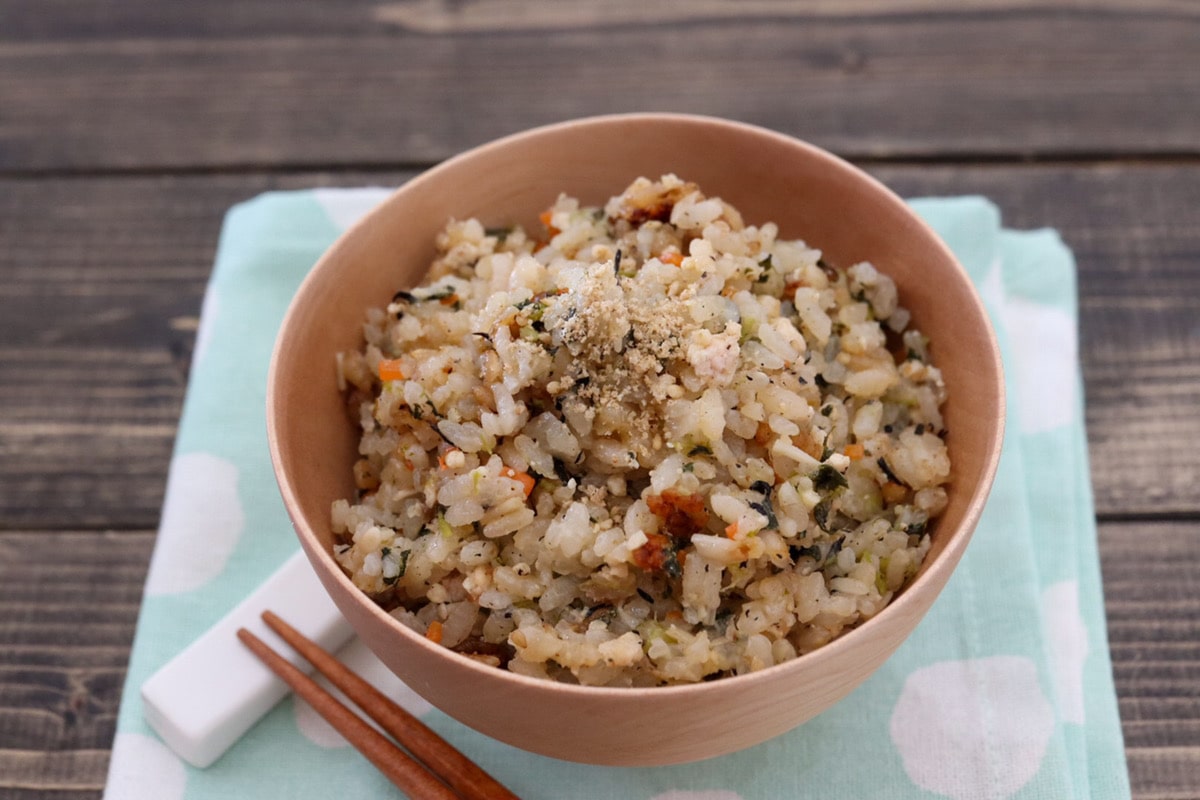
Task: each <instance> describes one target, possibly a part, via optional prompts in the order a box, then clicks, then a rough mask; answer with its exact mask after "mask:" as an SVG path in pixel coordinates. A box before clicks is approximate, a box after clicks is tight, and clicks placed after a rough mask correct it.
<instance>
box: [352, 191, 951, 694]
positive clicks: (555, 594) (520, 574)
mask: <svg viewBox="0 0 1200 800" xmlns="http://www.w3.org/2000/svg"><path fill="white" fill-rule="evenodd" d="M542 219H543V222H544V224H545V226H546V231H545V232H542V233H541V238H540V239H537V238H534V235H531V234H530V233H528V232H526V231H524V230H522V229H521V228H519V227H508V228H500V229H491V228H485V227H484V226H483V225H482V224H481V223H480V222H479V221H478V220H475V219H469V220H465V221H452V222H450V223H449V224H448V225H447V226H446V229H445V230H444V231H443V232H442V233H441V234H440V235H439V236H438V240H437V245H438V255H437V258H436V260H435V261H434V263H433V265H432V267H431V269H430V272H429V275H428V278H427V281H426V282H425V284H423V285H422V286H421V287H420V288H416V289H412V290H411V291H401V292H398V293H397V294H396V296H395V297H394V298H393V300H392V302H391V303H390V304H389V305H388V306H387V308H386V309H374V310H372V311H370V312H369V313H368V315H367V321H366V324H365V325H364V326H363V334H364V337H365V342H366V343H365V346H364V348H363V349H362V350H361V351H360V352H349V353H344V354H342V355H341V356H340V357H339V360H338V379H339V381H340V382H343V384H344V385H345V386H346V387H347V401H348V407H349V410H350V413H351V415H352V417H353V419H354V420H355V422H356V424H359V425H360V426H361V428H362V438H361V442H360V446H359V453H360V455H361V458H360V460H359V461H358V462H357V463H356V464H355V467H354V477H355V480H356V482H357V485H358V488H359V490H360V491H359V497H358V499H357V501H356V502H353V503H352V502H347V501H344V500H341V501H337V502H336V503H335V504H334V507H333V526H334V531H335V533H336V534H337V535H338V537H339V541H340V543H339V544H338V545H337V546H336V547H335V552H336V555H337V558H338V561H339V562H340V563H341V565H342V567H343V568H344V569H345V570H346V572H347V573H348V574H349V575H350V576H351V578H352V579H353V580H354V582H355V584H356V585H358V586H359V587H360V588H361V589H362V590H363V591H364V592H366V593H367V594H369V595H370V596H371V597H372V598H374V599H375V600H376V601H377V602H379V603H380V604H381V605H383V606H384V607H385V608H387V609H389V610H391V611H392V613H393V615H394V616H395V617H396V618H397V619H399V620H400V621H401V622H403V623H404V624H406V625H408V626H410V627H411V628H413V629H414V630H416V631H418V632H420V633H423V634H425V635H426V636H428V637H429V638H431V639H433V640H435V641H440V643H441V644H442V645H444V646H446V647H449V648H452V649H454V650H457V651H459V652H461V653H464V654H466V655H468V656H471V657H474V658H477V659H480V660H482V661H484V662H486V663H490V664H494V665H496V666H502V667H506V668H507V669H509V670H512V671H513V672H517V673H520V674H522V675H530V676H536V677H541V678H550V679H555V680H562V681H568V682H578V683H581V684H589V685H604V686H652V685H661V684H672V683H682V682H692V681H699V680H704V679H709V678H713V677H718V676H724V675H731V674H741V673H746V672H751V671H754V670H758V669H762V668H765V667H769V666H771V665H773V664H777V663H779V662H781V661H786V660H788V659H791V658H794V657H796V656H797V655H800V654H803V653H806V652H809V651H811V650H814V649H816V648H818V647H820V646H821V645H823V644H826V643H827V642H829V641H831V640H832V639H834V638H835V637H837V636H838V635H840V634H841V633H843V632H845V631H846V630H848V629H850V628H852V627H853V626H855V625H857V624H858V623H860V622H862V621H863V620H865V619H868V618H870V617H871V616H873V615H874V614H877V613H878V612H879V610H880V609H882V608H883V607H884V606H885V605H887V603H888V602H889V601H890V600H891V599H892V598H893V597H894V596H895V595H896V593H897V592H898V591H900V590H901V589H902V588H903V586H904V585H905V583H906V581H908V580H909V579H910V578H911V577H912V576H913V575H914V574H915V573H916V571H917V569H918V568H919V566H920V564H921V561H922V559H923V557H924V556H925V553H926V551H927V550H928V548H929V536H928V534H927V525H928V523H929V522H930V520H932V519H934V518H935V517H936V516H937V515H938V514H940V513H941V512H942V510H943V509H944V507H945V505H946V492H945V490H944V488H943V485H944V484H945V483H946V482H947V480H948V478H949V475H950V463H949V459H948V457H947V451H946V446H945V443H944V441H943V438H942V437H943V436H944V433H945V431H944V428H943V424H942V417H941V414H940V411H939V406H940V405H941V403H942V402H943V400H944V399H945V389H944V386H943V382H942V377H941V374H940V372H939V371H938V369H937V368H936V367H934V366H933V365H931V364H930V362H929V353H928V347H927V342H926V340H925V338H924V337H923V336H922V335H921V334H920V333H919V332H918V331H916V330H914V329H912V328H911V327H909V324H908V323H909V314H908V312H907V311H906V310H904V309H903V308H901V307H900V306H899V305H898V298H897V293H896V287H895V284H894V283H893V281H892V280H891V279H890V278H888V277H887V276H886V275H885V274H883V273H881V272H879V271H877V270H876V268H875V267H873V266H872V265H871V264H867V263H861V264H856V265H853V266H851V267H849V268H848V269H846V270H844V271H841V270H837V269H834V268H832V267H830V266H829V265H828V264H826V263H825V262H824V261H823V260H822V258H821V253H820V251H818V250H816V249H814V248H812V247H810V246H809V245H807V244H805V243H804V242H801V241H798V240H782V239H779V238H777V236H778V228H777V226H776V225H775V224H773V223H770V222H767V223H764V224H762V225H758V226H753V225H746V224H745V223H744V222H743V220H742V217H741V215H740V214H739V213H738V211H737V210H736V209H734V208H733V207H732V206H730V205H729V204H727V203H725V202H724V201H722V200H720V199H719V198H715V197H711V198H710V197H706V196H704V195H703V194H702V193H701V192H700V190H699V189H698V188H697V187H696V186H695V185H693V184H690V183H685V182H684V181H681V180H680V179H678V178H676V177H675V176H673V175H667V176H664V177H663V178H662V179H661V180H659V181H650V180H647V179H645V178H639V179H638V180H636V181H634V182H633V183H632V184H631V185H630V186H629V188H627V189H626V190H625V192H624V193H623V194H621V195H620V196H618V197H614V198H612V199H611V200H609V201H608V203H607V204H606V205H605V206H604V207H603V208H585V207H581V206H580V204H579V202H578V201H577V200H575V199H573V198H570V197H567V196H565V195H564V196H561V197H559V198H558V200H557V202H555V203H554V205H553V206H552V207H551V208H550V210H549V211H548V212H547V213H546V214H544V215H543V218H542ZM381 371H382V374H383V379H381V378H380V373H381Z"/></svg>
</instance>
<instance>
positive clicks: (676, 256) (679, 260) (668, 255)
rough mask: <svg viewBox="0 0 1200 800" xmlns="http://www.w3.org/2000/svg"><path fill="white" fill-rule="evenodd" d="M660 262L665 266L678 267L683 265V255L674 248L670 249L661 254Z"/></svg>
mask: <svg viewBox="0 0 1200 800" xmlns="http://www.w3.org/2000/svg"><path fill="white" fill-rule="evenodd" d="M658 260H659V261H661V262H663V263H664V264H674V265H675V266H677V267H678V266H681V265H682V264H683V253H681V252H679V251H678V250H676V249H675V248H674V247H668V248H667V249H666V250H663V251H662V253H660V254H659V256H658Z"/></svg>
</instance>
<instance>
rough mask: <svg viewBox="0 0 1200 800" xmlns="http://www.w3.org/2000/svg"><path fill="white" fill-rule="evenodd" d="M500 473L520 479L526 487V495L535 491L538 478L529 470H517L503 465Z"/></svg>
mask: <svg viewBox="0 0 1200 800" xmlns="http://www.w3.org/2000/svg"><path fill="white" fill-rule="evenodd" d="M500 474H501V475H503V476H504V477H506V478H509V479H510V480H514V481H520V483H521V485H522V486H524V487H525V496H526V497H529V495H530V494H531V493H532V492H533V487H534V486H536V485H537V480H536V479H535V478H534V477H533V476H532V475H530V474H529V473H527V472H517V471H516V470H515V469H513V468H512V467H501V468H500Z"/></svg>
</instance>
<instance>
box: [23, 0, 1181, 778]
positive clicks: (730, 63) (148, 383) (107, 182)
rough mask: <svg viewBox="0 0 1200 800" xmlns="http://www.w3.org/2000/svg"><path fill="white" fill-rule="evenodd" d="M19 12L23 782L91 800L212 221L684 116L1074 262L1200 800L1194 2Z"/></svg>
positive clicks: (277, 2) (1092, 381) (1104, 521)
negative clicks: (603, 129)
mask: <svg viewBox="0 0 1200 800" xmlns="http://www.w3.org/2000/svg"><path fill="white" fill-rule="evenodd" d="M966 6H967V4H960V3H955V2H950V0H946V1H945V2H940V1H939V0H895V1H894V2H893V1H890V0H845V1H844V2H834V1H833V0H821V1H820V2H815V3H811V4H807V5H804V6H801V5H800V4H794V3H784V2H777V1H776V0H747V1H746V2H742V3H732V2H724V1H723V0H697V2H692V3H689V4H687V5H686V7H684V4H653V3H644V2H637V1H636V0H609V1H608V2H586V3H585V2H571V3H565V2H564V3H536V2H533V1H532V0H494V1H493V2H489V3H484V2H476V1H475V0H457V1H456V0H445V1H444V2H439V0H411V1H409V2H405V1H398V2H373V1H372V0H350V2H342V3H317V2H285V1H284V0H244V1H243V2H237V1H236V0H219V1H218V0H210V2H203V3H185V2H152V0H93V2H89V3H80V2H75V1H73V0H28V2H22V1H21V0H15V1H14V0H0V796H3V797H5V798H72V799H75V798H80V799H82V798H96V797H98V796H99V795H100V793H101V791H102V789H103V784H104V779H105V771H106V767H107V760H108V751H109V748H110V746H111V742H112V737H113V731H114V725H115V718H116V711H117V706H118V703H119V700H120V691H121V684H122V680H123V675H124V670H125V664H126V661H127V658H128V654H129V647H130V641H131V638H132V635H133V629H134V624H135V621H136V617H137V612H138V606H139V602H140V596H141V588H142V582H143V580H144V577H145V571H146V566H147V563H148V560H149V556H150V551H151V548H152V546H153V543H154V529H155V526H156V525H157V522H158V517H159V508H160V504H161V501H162V493H163V485H164V480H165V471H166V468H167V464H168V460H169V457H170V452H171V446H172V442H173V439H174V435H175V426H176V422H177V419H178V415H179V411H180V405H181V402H182V398H183V394H184V390H185V386H186V377H187V369H188V362H189V356H190V352H191V347H192V343H193V337H194V332H195V327H196V322H197V314H198V310H199V305H200V299H201V296H202V293H203V290H204V286H205V283H206V280H207V277H208V273H209V270H210V267H211V263H212V258H213V254H214V251H215V246H216V241H217V233H218V230H219V226H220V221H221V216H222V213H223V212H224V210H225V209H226V208H227V207H228V206H229V205H230V204H232V203H234V202H236V201H239V200H242V199H245V198H247V197H249V196H252V195H254V194H256V193H258V192H260V191H263V190H265V189H270V188H281V187H283V188H292V187H311V186H317V185H359V184H364V183H374V184H384V185H389V184H395V183H397V182H399V181H403V180H404V179H406V178H407V177H409V176H411V175H413V174H415V173H416V172H418V171H420V170H421V169H424V168H426V167H428V166H429V165H431V164H434V163H436V162H437V161H439V160H440V159H443V158H445V157H447V156H449V155H452V154H454V153H456V152H459V151H461V150H463V149H466V148H468V147H471V146H473V145H476V144H479V143H481V142H484V141H486V140H489V139H491V138H494V137H496V136H499V135H502V134H506V133H511V132H514V131H518V130H522V129H525V128H528V127H532V126H534V125H538V124H542V123H547V122H552V121H557V120H562V119H568V118H571V117H577V116H584V115H589V114H596V113H604V112H616V111H632V110H657V111H687V112H697V113H706V114H715V115H720V116H726V117H731V118H735V119H739V120H744V121H747V122H752V123H757V124H761V125H765V126H768V127H771V128H774V129H776V130H780V131H783V132H786V133H790V134H794V135H797V136H800V137H802V138H805V139H808V140H810V141H812V142H815V143H816V144H819V145H822V146H824V147H826V148H829V149H831V150H833V151H834V152H837V153H839V154H841V155H843V156H845V157H847V158H849V159H850V160H852V161H854V162H856V163H858V164H860V165H862V166H864V167H865V168H866V169H868V170H870V171H871V172H873V173H874V174H875V175H877V176H878V177H880V178H881V179H883V180H884V181H885V182H887V183H888V184H890V185H891V186H892V187H893V188H895V189H896V190H897V191H899V192H901V193H902V194H906V195H926V194H962V193H982V194H985V195H987V196H989V197H991V198H993V199H994V200H995V201H996V202H997V203H998V204H999V205H1000V206H1001V208H1002V209H1003V213H1004V216H1005V221H1006V223H1007V224H1009V225H1011V226H1016V227H1029V226H1042V225H1050V226H1054V227H1056V228H1058V229H1059V230H1060V231H1061V232H1062V234H1063V236H1064V237H1065V239H1066V241H1067V242H1068V244H1069V245H1070V246H1071V247H1072V249H1073V250H1074V252H1075V254H1076V257H1077V259H1078V262H1079V285H1080V302H1081V312H1082V322H1081V325H1082V343H1081V350H1082V352H1081V354H1082V360H1083V371H1084V378H1085V384H1086V391H1087V422H1088V433H1089V442H1090V450H1091V464H1092V477H1093V481H1094V486H1095V495H1096V507H1097V512H1098V517H1099V531H1100V548H1101V556H1102V565H1103V570H1104V585H1105V591H1106V595H1107V602H1106V605H1107V612H1108V633H1109V636H1110V638H1111V645H1112V659H1113V665H1114V671H1115V677H1116V682H1117V690H1118V695H1119V700H1120V710H1121V717H1122V724H1123V727H1124V733H1125V737H1126V745H1127V754H1128V762H1129V769H1130V774H1131V777H1132V781H1133V786H1134V794H1135V796H1136V797H1139V798H1161V799H1163V800H1166V799H1167V798H1193V797H1200V617H1198V615H1197V612H1198V611H1200V577H1198V576H1200V546H1198V545H1200V413H1197V410H1196V406H1197V401H1198V400H1200V316H1198V313H1197V312H1198V311H1200V211H1198V209H1200V4H1196V3H1193V2H1187V0H1157V1H1154V0H1148V1H1147V2H1139V3H1118V2H1093V3H1085V2H1072V1H1071V0H978V2H976V3H974V4H971V5H970V6H969V8H967V7H966Z"/></svg>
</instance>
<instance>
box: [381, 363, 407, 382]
mask: <svg viewBox="0 0 1200 800" xmlns="http://www.w3.org/2000/svg"><path fill="white" fill-rule="evenodd" d="M379 380H381V381H402V380H404V370H402V369H401V368H400V359H398V358H385V359H383V360H382V361H380V362H379Z"/></svg>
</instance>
